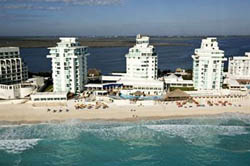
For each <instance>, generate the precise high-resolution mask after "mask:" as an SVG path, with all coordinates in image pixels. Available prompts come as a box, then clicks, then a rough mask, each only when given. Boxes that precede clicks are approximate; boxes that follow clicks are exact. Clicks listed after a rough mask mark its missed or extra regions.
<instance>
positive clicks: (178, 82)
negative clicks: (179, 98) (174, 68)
mask: <svg viewBox="0 0 250 166" xmlns="http://www.w3.org/2000/svg"><path fill="white" fill-rule="evenodd" d="M161 79H162V80H164V82H165V85H166V88H169V87H188V88H191V87H194V84H193V81H192V80H184V79H183V78H182V76H177V75H175V74H170V75H169V76H164V77H163V78H161Z"/></svg>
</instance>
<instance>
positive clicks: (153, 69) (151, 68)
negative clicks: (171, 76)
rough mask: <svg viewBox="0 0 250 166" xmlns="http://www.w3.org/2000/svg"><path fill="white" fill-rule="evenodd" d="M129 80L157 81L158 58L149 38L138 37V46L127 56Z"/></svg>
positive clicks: (131, 49)
mask: <svg viewBox="0 0 250 166" xmlns="http://www.w3.org/2000/svg"><path fill="white" fill-rule="evenodd" d="M126 62H127V75H126V77H127V78H135V79H137V78H139V79H140V78H143V79H148V80H155V79H157V72H158V57H157V53H156V51H155V48H154V46H152V45H149V37H147V36H141V35H137V37H136V45H135V46H134V47H132V48H130V49H129V53H128V54H126Z"/></svg>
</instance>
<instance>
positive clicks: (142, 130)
mask: <svg viewBox="0 0 250 166" xmlns="http://www.w3.org/2000/svg"><path fill="white" fill-rule="evenodd" d="M249 156H250V116H246V115H241V114H224V115H220V116H216V117H200V118H187V119H180V120H160V121H144V122H134V123H129V122H123V123H122V122H120V123H118V122H80V121H78V120H72V121H67V122H64V123H61V124H52V123H51V124H36V125H24V126H1V127H0V165H1V166H2V165H3V166H9V165H11V166H13V165H17V166H18V165H19V166H29V165H36V166H39V165H41V166H42V165H43V166H44V165H48V166H64V165H65V166H68V165H72V166H79V165H84V166H165V165H171V166H177V165H192V166H200V165H202V166H203V165H205V166H206V165H207V166H213V165H220V166H236V165H237V166H249V165H250V157H249Z"/></svg>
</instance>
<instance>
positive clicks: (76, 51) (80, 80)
mask: <svg viewBox="0 0 250 166" xmlns="http://www.w3.org/2000/svg"><path fill="white" fill-rule="evenodd" d="M49 49H50V55H48V56H47V58H52V76H53V86H54V92H72V93H80V92H81V91H83V89H84V85H85V84H86V83H87V73H88V71H87V56H88V55H89V53H88V50H87V47H85V46H80V43H79V42H78V40H77V38H60V42H59V43H57V47H53V48H49Z"/></svg>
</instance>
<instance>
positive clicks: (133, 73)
mask: <svg viewBox="0 0 250 166" xmlns="http://www.w3.org/2000/svg"><path fill="white" fill-rule="evenodd" d="M125 57H126V73H112V76H102V81H103V82H106V83H107V82H112V83H116V84H117V86H120V85H122V88H119V89H122V90H121V92H122V93H126V94H133V93H135V92H137V91H139V92H142V93H144V94H145V95H162V94H163V92H164V82H163V81H159V80H157V72H158V56H157V53H156V50H155V48H154V46H152V45H150V44H149V37H147V36H142V35H137V37H136V45H135V46H134V47H132V48H130V49H129V53H128V54H126V55H125Z"/></svg>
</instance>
